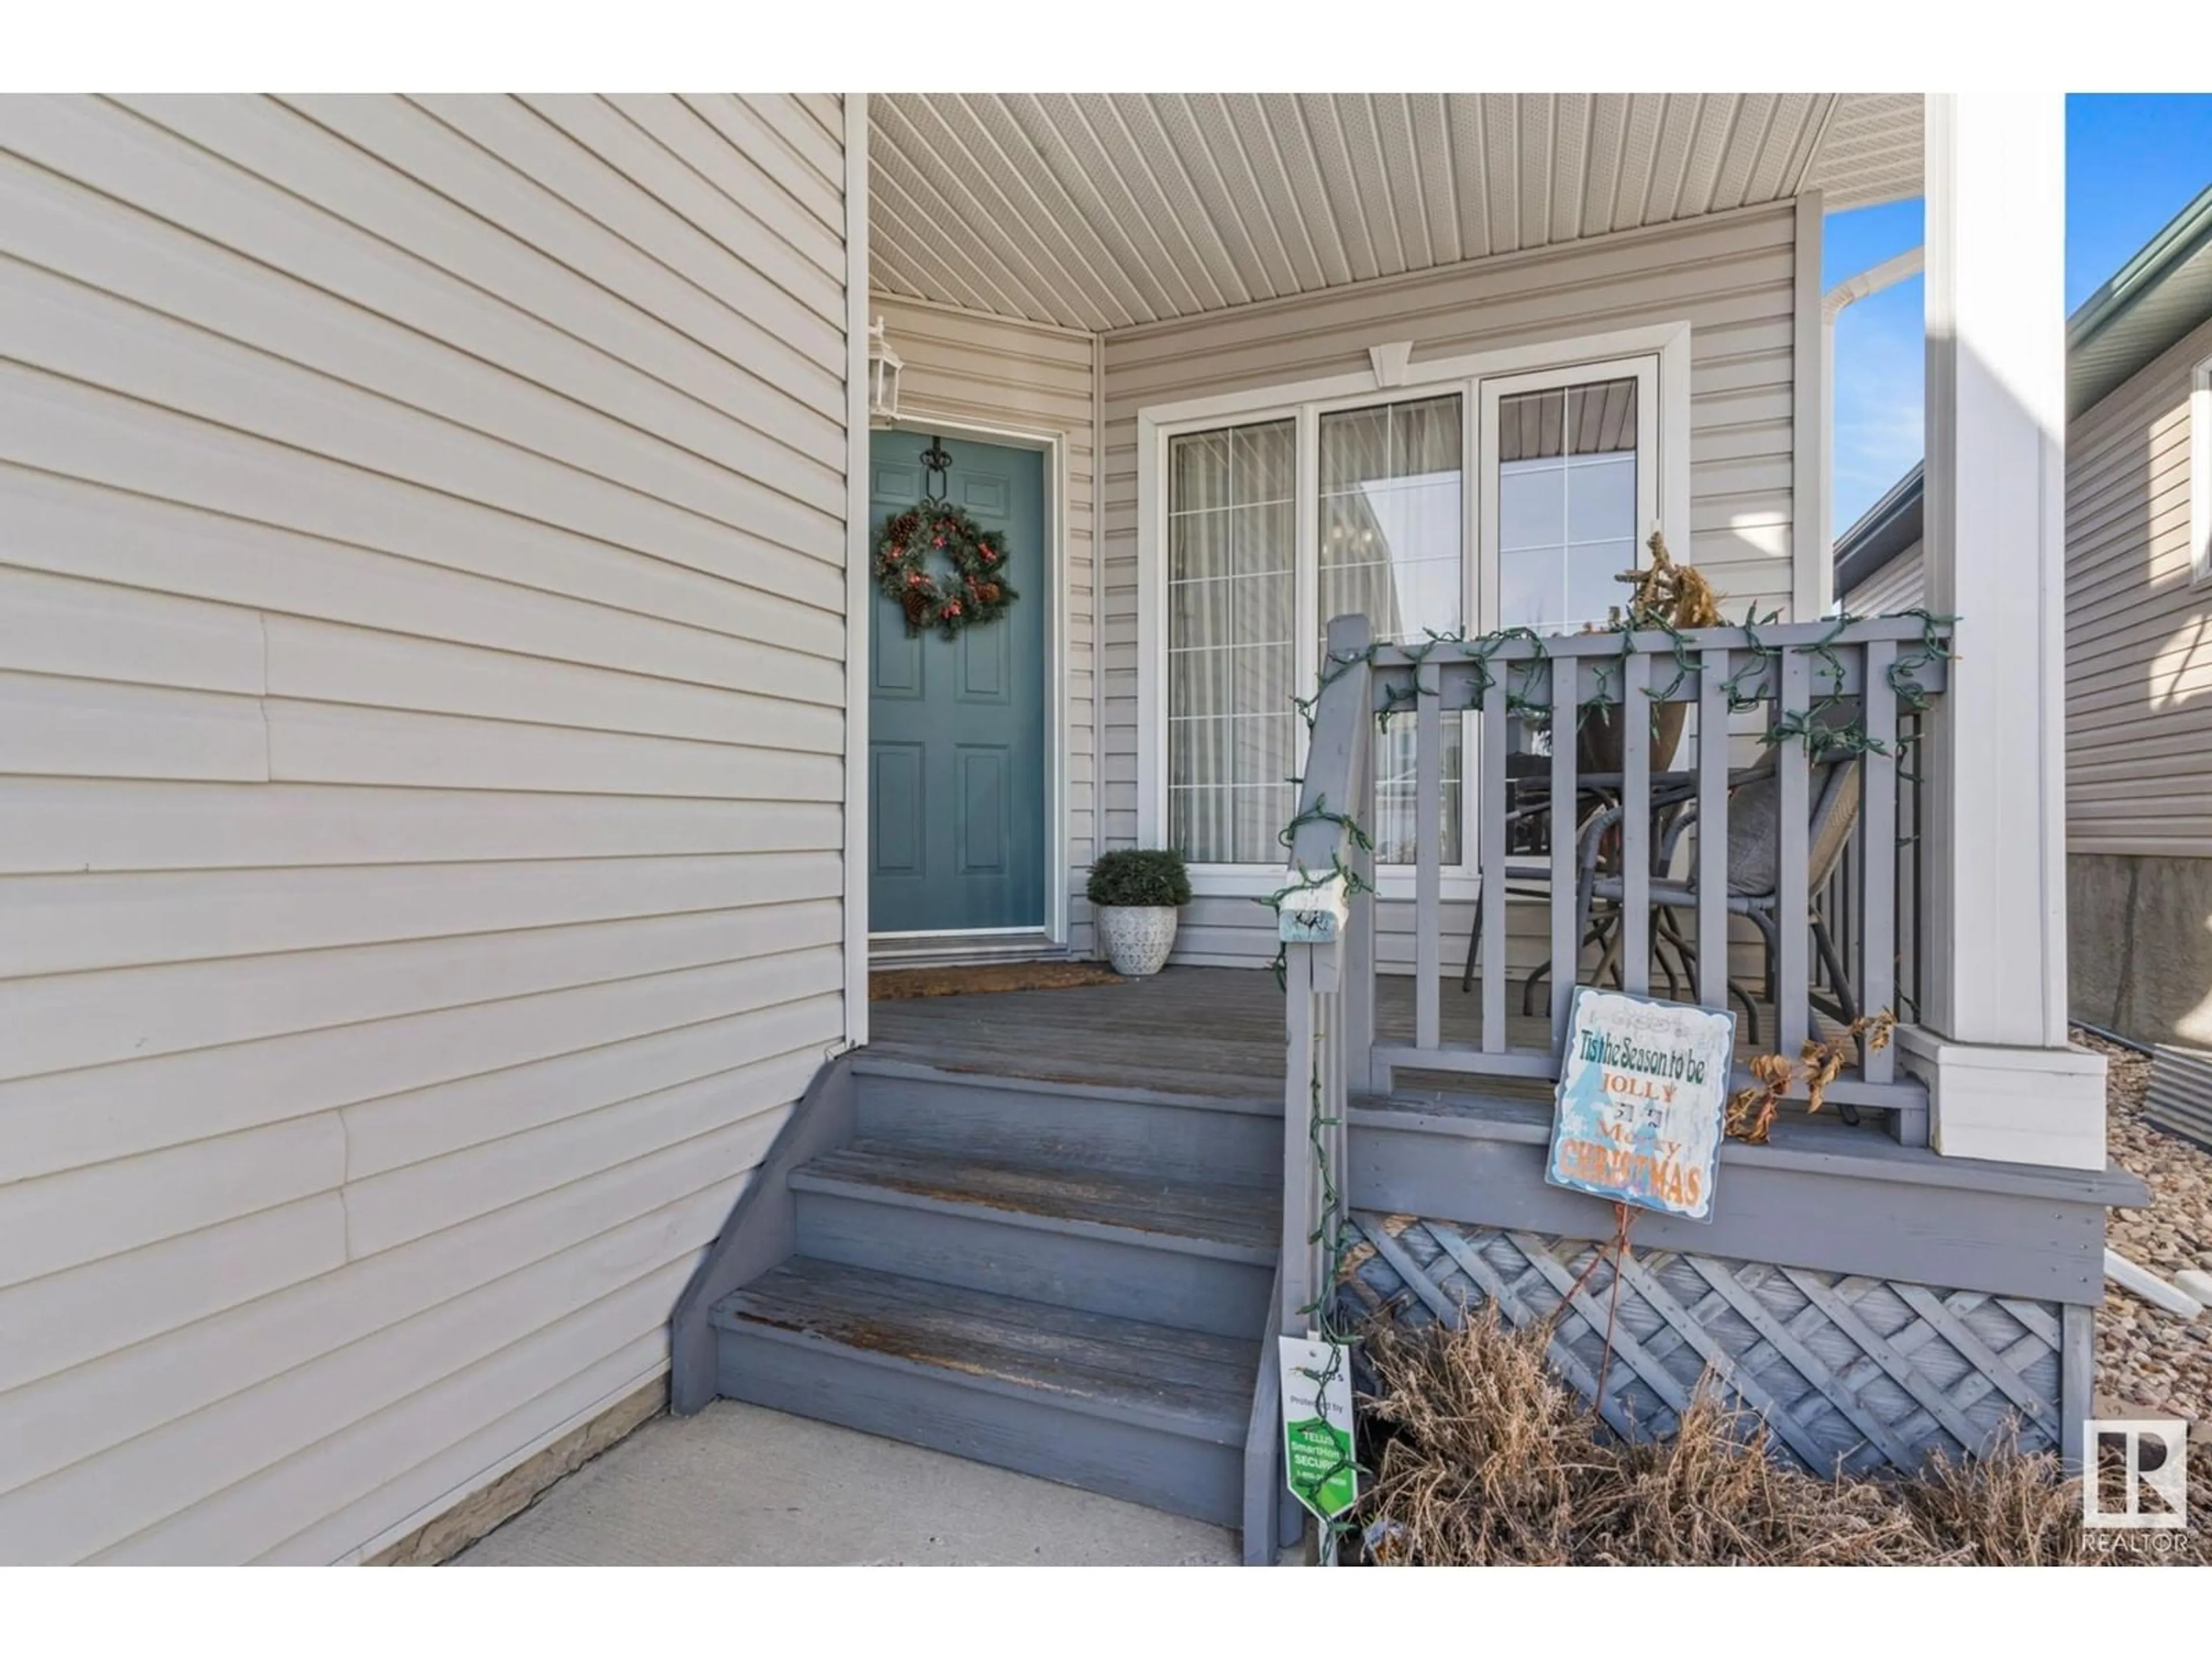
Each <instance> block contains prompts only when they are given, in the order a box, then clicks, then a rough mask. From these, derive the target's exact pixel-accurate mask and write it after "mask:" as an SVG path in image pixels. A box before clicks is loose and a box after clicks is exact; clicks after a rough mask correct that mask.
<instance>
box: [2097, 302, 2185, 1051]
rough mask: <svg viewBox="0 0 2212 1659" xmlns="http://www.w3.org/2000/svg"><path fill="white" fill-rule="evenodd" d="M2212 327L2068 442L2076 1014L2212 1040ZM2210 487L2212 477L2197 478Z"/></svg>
mask: <svg viewBox="0 0 2212 1659" xmlns="http://www.w3.org/2000/svg"><path fill="white" fill-rule="evenodd" d="M2207 357H2212V319H2208V320H2207V321H2205V322H2204V323H2203V324H2201V325H2199V326H2198V327H2197V328H2196V329H2195V330H2194V331H2192V332H2191V333H2190V334H2188V335H2186V336H2185V337H2183V338H2182V339H2181V340H2180V341H2179V342H2178V343H2175V344H2174V345H2173V346H2172V347H2171V348H2170V349H2167V350H2166V351H2165V352H2163V353H2162V354H2160V356H2158V357H2157V358H2156V359H2155V360H2154V361H2153V362H2150V363H2149V364H2148V365H2147V366H2146V367H2145V368H2143V369H2142V371H2141V372H2139V373H2138V374H2136V375H2135V376H2134V377H2133V378H2131V379H2130V380H2127V381H2126V382H2125V383H2124V384H2123V385H2121V386H2118V387H2117V388H2116V389H2115V390H2114V391H2113V392H2112V393H2111V394H2110V395H2109V396H2107V397H2106V398H2104V399H2103V400H2102V401H2101V402H2100V403H2098V404H2095V405H2093V407H2091V408H2090V409H2088V410H2084V411H2083V412H2082V413H2081V415H2079V416H2076V417H2075V419H2074V421H2073V422H2072V423H2071V424H2070V425H2069V428H2068V429H2067V435H2066V438H2067V441H2066V885H2067V939H2068V944H2067V975H2068V980H2069V986H2068V991H2069V1000H2070V1002H2071V1006H2072V1008H2073V1011H2074V1012H2075V1014H2076V1015H2077V1016H2078V1017H2080V1018H2084V1019H2088V1020H2092V1021H2094V1022H2095V1023H2097V1024H2100V1025H2104V1026H2106V1027H2108V1028H2110V1029H2112V1030H2117V1031H2119V1032H2121V1033H2123V1034H2124V1035H2125V1036H2130V1037H2132V1038H2135V1039H2136V1040H2137V1041H2139V1042H2181V1043H2186V1044H2191V1045H2193V1046H2196V1047H2198V1048H2206V1047H2212V586H2208V585H2205V584H2203V583H2199V582H2197V581H2196V580H2193V572H2192V568H2191V556H2190V490H2191V477H2190V407H2189V406H2190V392H2191V384H2192V380H2193V377H2194V373H2195V370H2196V368H2197V365H2198V364H2199V363H2201V362H2203V361H2204V360H2205V359H2206V358H2207ZM2207 483H2208V484H2212V481H2207Z"/></svg>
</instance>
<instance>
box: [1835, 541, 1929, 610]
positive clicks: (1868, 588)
mask: <svg viewBox="0 0 2212 1659" xmlns="http://www.w3.org/2000/svg"><path fill="white" fill-rule="evenodd" d="M1920 546H1921V544H1919V543H1918V542H1915V543H1913V544H1912V545H1911V546H1910V547H1908V548H1906V549H1905V551H1904V552H1902V553H1900V554H1899V555H1898V556H1896V557H1895V558H1893V559H1892V560H1891V561H1890V562H1888V563H1887V564H1885V565H1883V566H1882V567H1881V568H1880V569H1878V570H1876V571H1875V572H1874V574H1871V575H1869V577H1868V578H1867V579H1866V580H1864V581H1863V582H1861V583H1860V584H1859V585H1858V586H1857V587H1854V588H1853V589H1851V591H1850V592H1849V593H1847V594H1845V595H1844V609H1845V610H1847V611H1850V613H1851V615H1853V616H1854V617H1880V616H1885V615H1887V614H1888V613H1890V612H1892V611H1914V610H1917V609H1918V608H1919V607H1920V605H1922V604H1923V589H1924V587H1925V586H1926V579H1925V578H1924V577H1923V574H1921V567H1920Z"/></svg>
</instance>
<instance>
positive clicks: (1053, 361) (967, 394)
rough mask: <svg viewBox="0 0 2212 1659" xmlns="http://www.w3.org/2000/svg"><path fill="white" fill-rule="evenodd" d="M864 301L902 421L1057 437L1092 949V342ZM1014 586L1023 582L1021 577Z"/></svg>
mask: <svg viewBox="0 0 2212 1659" xmlns="http://www.w3.org/2000/svg"><path fill="white" fill-rule="evenodd" d="M868 304H869V307H870V314H871V315H872V316H877V317H880V318H882V319H884V332H885V336H886V337H887V338H888V339H889V341H890V346H891V349H893V350H894V351H896V352H897V353H898V355H899V356H900V357H901V358H902V359H903V360H904V361H905V364H906V368H905V369H904V371H903V372H902V374H901V375H900V377H899V414H900V418H901V419H902V421H919V420H927V418H928V417H929V416H933V415H936V416H942V417H943V418H944V419H945V420H946V421H947V422H953V423H956V424H964V425H967V426H969V427H971V428H973V427H980V428H1000V429H1001V430H1007V431H1017V432H1021V433H1024V434H1030V435H1036V434H1043V433H1049V434H1054V435H1057V436H1059V438H1060V441H1061V450H1062V457H1063V459H1062V466H1063V469H1064V473H1065V480H1066V501H1063V502H1061V503H1060V522H1061V524H1062V526H1064V535H1065V539H1066V556H1065V557H1064V559H1063V560H1062V561H1061V562H1060V567H1059V568H1058V570H1057V571H1056V572H1055V574H1054V581H1055V582H1056V583H1060V584H1062V585H1063V593H1064V596H1065V605H1066V615H1065V620H1066V630H1065V635H1064V643H1065V647H1066V663H1065V669H1064V671H1063V673H1062V675H1061V680H1062V684H1064V685H1065V686H1066V693H1067V724H1066V730H1065V732H1063V734H1062V761H1063V769H1062V774H1061V775H1062V776H1063V777H1064V778H1065V779H1066V789H1067V837H1068V848H1067V862H1068V868H1069V871H1070V874H1071V881H1072V884H1073V895H1072V902H1071V904H1070V908H1069V921H1070V930H1071V938H1070V941H1069V942H1070V944H1071V945H1072V946H1073V948H1074V949H1075V950H1077V951H1085V952H1087V951H1089V950H1090V949H1091V918H1090V907H1089V904H1088V902H1086V901H1085V898H1084V897H1083V886H1084V878H1085V873H1086V872H1087V871H1088V868H1089V866H1090V864H1091V857H1092V846H1093V837H1094V835H1095V829H1094V822H1095V809H1096V805H1097V792H1096V787H1095V784H1096V780H1097V754H1098V748H1097V742H1098V739H1097V720H1096V719H1095V718H1094V713H1093V711H1094V708H1095V703H1094V700H1093V691H1094V686H1095V679H1096V677H1095V671H1094V664H1095V659H1096V645H1097V598H1096V595H1097V581H1096V579H1095V570H1096V564H1095V562H1094V560H1093V558H1092V556H1091V549H1092V525H1093V522H1094V518H1095V515H1094V513H1093V503H1094V501H1095V499H1096V478H1097V443H1096V442H1095V441H1094V439H1093V435H1094V433H1095V432H1096V431H1097V427H1096V426H1095V424H1094V414H1095V410H1094V404H1093V401H1092V391H1093V376H1092V374H1091V368H1092V352H1093V341H1092V337H1091V336H1090V335H1087V334H1079V333H1076V332H1073V331H1069V330H1066V329H1058V328H1053V327H1051V326H1049V325H1045V324H1042V323H1024V322H1017V321H1012V320H1010V319H1006V318H1001V317H981V316H977V315H976V314H975V313H972V312H963V311H955V310H952V309H951V308H949V307H940V306H930V305H923V304H920V303H918V302H916V301H912V300H902V299H900V298H898V297H896V295H888V294H877V295H871V296H870V297H869V301H868ZM980 435H981V434H979V436H980ZM1016 554H1017V556H1019V554H1020V550H1019V549H1017V550H1016ZM1016 583H1017V586H1020V582H1019V573H1018V572H1017V573H1016ZM1024 591H1025V592H1026V590H1024Z"/></svg>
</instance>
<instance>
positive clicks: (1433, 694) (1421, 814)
mask: <svg viewBox="0 0 2212 1659" xmlns="http://www.w3.org/2000/svg"><path fill="white" fill-rule="evenodd" d="M1442 685H1443V670H1442V669H1441V668H1440V667H1439V666H1438V665H1437V664H1435V663H1432V662H1425V663H1423V664H1422V665H1420V666H1419V668H1418V669H1416V670H1415V671H1414V680H1413V687H1414V690H1415V691H1416V692H1417V693H1418V694H1419V701H1418V702H1417V704H1416V706H1415V709H1414V714H1413V768H1414V771H1413V778H1414V781H1413V848H1414V853H1413V860H1414V863H1413V1045H1414V1047H1416V1048H1435V1047H1436V1046H1437V1043H1438V1042H1440V1041H1441V1040H1442V1036H1441V1030H1440V1027H1441V1021H1440V1018H1439V1015H1438V1012H1437V991H1438V989H1439V988H1440V984H1441V981H1442V979H1443V952H1442V948H1441V945H1440V943H1439V939H1438V934H1439V931H1440V929H1441V928H1442V927H1443V921H1442V919H1441V918H1440V917H1439V915H1437V912H1438V911H1439V910H1441V909H1442V908H1443V874H1442V868H1443V866H1442V854H1443V846H1442V842H1443V833H1442V829H1443V788H1444V786H1443V771H1444V722H1443V697H1442V696H1440V695H1439V693H1440V691H1441V690H1442ZM1462 787H1464V785H1462ZM1488 810H1489V809H1488V808H1487V807H1485V808H1484V811H1486V812H1487V811H1488ZM1489 896H1490V889H1489V881H1488V878H1487V872H1485V879H1484V883H1483V897H1484V898H1485V899H1486V900H1487V899H1488V898H1489ZM1496 968H1497V964H1496V963H1492V962H1490V961H1487V960H1486V961H1485V962H1484V963H1483V969H1482V971H1483V978H1484V979H1485V981H1487V980H1488V979H1489V977H1490V975H1492V973H1493V972H1495V971H1496Z"/></svg>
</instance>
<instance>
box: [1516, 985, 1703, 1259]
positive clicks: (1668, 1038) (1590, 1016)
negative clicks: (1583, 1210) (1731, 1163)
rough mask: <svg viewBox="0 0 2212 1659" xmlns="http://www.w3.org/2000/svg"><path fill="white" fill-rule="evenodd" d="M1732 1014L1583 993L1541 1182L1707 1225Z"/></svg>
mask: <svg viewBox="0 0 2212 1659" xmlns="http://www.w3.org/2000/svg"><path fill="white" fill-rule="evenodd" d="M1734 1057H1735V1015H1734V1014H1733V1013H1729V1012H1715V1011H1714V1010H1712V1009H1710V1008H1698V1007H1691V1006H1685V1005H1683V1004H1681V1003H1675V1002H1657V1001H1654V1000H1651V999H1650V998H1647V997H1636V996H1629V995H1626V994H1623V993H1621V992H1618V991H1601V990H1599V989H1597V988H1596V987H1595V986H1589V985H1581V986H1577V987H1575V997H1574V1003H1573V1006H1572V1008H1571V1012H1570V1014H1569V1017H1568V1021H1567V1047H1566V1053H1565V1054H1564V1055H1563V1056H1562V1057H1561V1060H1560V1064H1559V1094H1558V1103H1557V1106H1556V1108H1555V1109H1554V1111H1553V1118H1552V1153H1551V1159H1550V1162H1549V1164H1547V1168H1546V1170H1545V1179H1546V1180H1547V1181H1549V1182H1551V1183H1552V1184H1553V1186H1555V1187H1569V1188H1573V1189H1574V1190H1575V1191H1577V1192H1578V1193H1590V1194H1595V1195H1596V1196H1597V1197H1600V1198H1609V1199H1612V1200H1615V1201H1616V1202H1619V1203H1623V1204H1633V1205H1636V1206H1638V1207H1639V1208H1642V1209H1646V1210H1657V1211H1660V1212H1662V1213H1663V1214H1667V1215H1673V1216H1680V1217H1682V1218H1685V1219H1686V1220H1690V1221H1710V1220H1711V1218H1712V1213H1713V1178H1714V1176H1715V1173H1716V1171H1717V1168H1718V1165H1719V1162H1720V1149H1721V1133H1722V1125H1723V1119H1724V1117H1725V1115H1726V1110H1727V1104H1728V1095H1729V1067H1730V1065H1731V1063H1732V1061H1733V1060H1734Z"/></svg>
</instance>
